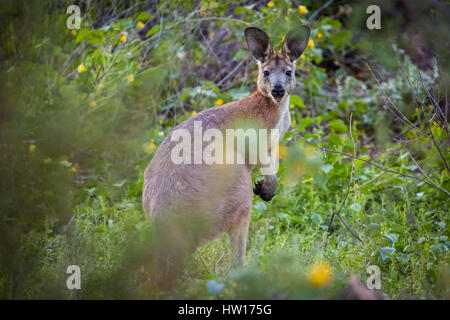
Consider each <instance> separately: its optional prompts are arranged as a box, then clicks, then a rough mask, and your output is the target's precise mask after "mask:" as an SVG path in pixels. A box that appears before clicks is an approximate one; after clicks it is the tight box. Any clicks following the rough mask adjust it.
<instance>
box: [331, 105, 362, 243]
mask: <svg viewBox="0 0 450 320" xmlns="http://www.w3.org/2000/svg"><path fill="white" fill-rule="evenodd" d="M352 116H353V113H351V114H350V124H349V131H350V137H351V138H352V141H353V156H354V160H353V164H352V170H351V171H350V179H349V181H348V185H347V191H346V192H345V196H344V199H343V200H342V202H341V205H340V206H339V209H338V210H337V211H333V213H332V215H331V219H330V223H329V224H328V231H327V238H326V240H325V246H324V250H325V251H326V250H327V244H328V238H329V237H330V234H331V225H332V224H333V220H334V216H338V218H339V219H340V220H341V221H342V223H343V224H344V225H345V227H346V228H347V230H348V231H350V233H351V234H352V235H353V236H354V237H355V238H356V239H358V240H359V241H361V243H363V241H362V240H361V238H360V237H359V236H358V235H357V234H356V233H355V232H354V231H353V230H352V229H351V228H350V226H349V225H348V224H347V222H345V220H344V218H342V216H341V214H340V213H341V210H342V208H343V207H344V204H345V202H346V201H347V197H348V193H349V192H350V187H351V185H352V181H353V173H354V172H355V162H356V143H355V139H354V138H353V134H352Z"/></svg>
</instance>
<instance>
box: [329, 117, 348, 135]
mask: <svg viewBox="0 0 450 320" xmlns="http://www.w3.org/2000/svg"><path fill="white" fill-rule="evenodd" d="M328 128H330V129H331V130H334V131H340V132H346V131H347V125H346V124H345V122H344V121H342V120H341V119H334V120H331V121H330V123H329V124H328Z"/></svg>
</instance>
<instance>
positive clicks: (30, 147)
mask: <svg viewBox="0 0 450 320" xmlns="http://www.w3.org/2000/svg"><path fill="white" fill-rule="evenodd" d="M28 151H30V152H31V153H33V152H35V151H36V146H35V145H34V144H30V146H29V147H28Z"/></svg>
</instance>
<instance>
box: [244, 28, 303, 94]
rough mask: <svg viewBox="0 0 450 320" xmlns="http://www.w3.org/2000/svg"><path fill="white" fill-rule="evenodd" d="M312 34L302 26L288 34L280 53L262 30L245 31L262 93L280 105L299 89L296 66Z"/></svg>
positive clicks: (250, 29) (251, 29) (249, 29)
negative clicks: (296, 88)
mask: <svg viewBox="0 0 450 320" xmlns="http://www.w3.org/2000/svg"><path fill="white" fill-rule="evenodd" d="M309 33H310V30H309V28H308V27H306V26H301V27H299V28H298V29H296V30H292V31H290V32H288V33H287V35H286V36H285V40H284V42H283V45H282V47H281V50H280V51H279V52H276V51H275V50H274V49H273V47H272V44H271V41H270V38H269V36H268V35H267V34H266V33H265V32H264V31H263V30H261V29H259V28H255V27H250V28H247V29H245V39H246V41H247V46H248V48H249V50H250V52H251V54H252V55H253V58H255V60H256V62H257V63H258V67H259V75H258V89H259V90H260V91H261V92H262V93H263V94H264V95H266V96H270V97H271V98H272V99H273V100H274V101H275V102H280V101H281V100H282V99H283V97H285V96H288V95H290V94H291V93H292V91H294V88H295V62H296V61H297V59H298V58H299V57H300V56H301V54H302V53H303V51H304V50H305V48H306V45H307V44H308V39H309Z"/></svg>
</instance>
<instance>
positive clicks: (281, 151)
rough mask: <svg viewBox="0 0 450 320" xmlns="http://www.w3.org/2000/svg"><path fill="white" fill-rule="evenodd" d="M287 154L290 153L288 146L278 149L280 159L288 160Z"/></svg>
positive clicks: (281, 146)
mask: <svg viewBox="0 0 450 320" xmlns="http://www.w3.org/2000/svg"><path fill="white" fill-rule="evenodd" d="M287 153H288V150H287V148H286V146H283V145H280V146H279V147H278V156H279V157H280V159H284V158H286V156H287Z"/></svg>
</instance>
